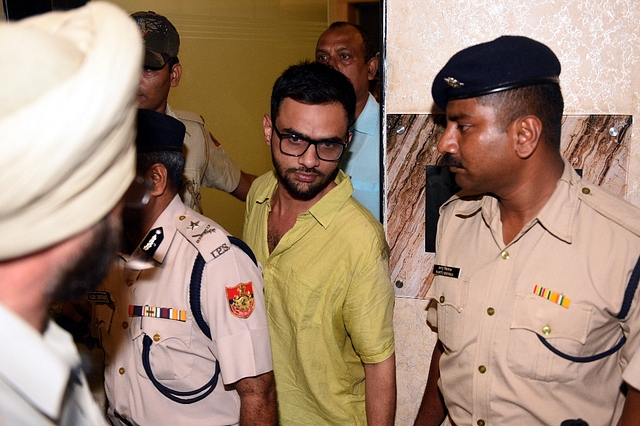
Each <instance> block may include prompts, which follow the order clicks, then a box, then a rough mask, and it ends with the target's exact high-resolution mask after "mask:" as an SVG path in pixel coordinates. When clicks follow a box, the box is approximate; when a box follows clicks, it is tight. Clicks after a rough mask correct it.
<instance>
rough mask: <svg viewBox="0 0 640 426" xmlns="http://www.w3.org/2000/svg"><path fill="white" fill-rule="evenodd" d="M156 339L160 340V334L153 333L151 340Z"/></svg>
mask: <svg viewBox="0 0 640 426" xmlns="http://www.w3.org/2000/svg"><path fill="white" fill-rule="evenodd" d="M158 340H160V335H159V334H154V335H153V341H154V342H157V341H158Z"/></svg>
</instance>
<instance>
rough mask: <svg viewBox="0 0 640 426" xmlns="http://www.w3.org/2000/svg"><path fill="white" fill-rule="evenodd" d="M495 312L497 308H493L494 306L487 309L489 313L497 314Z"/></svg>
mask: <svg viewBox="0 0 640 426" xmlns="http://www.w3.org/2000/svg"><path fill="white" fill-rule="evenodd" d="M495 313H496V310H495V309H493V308H489V309H487V314H489V315H493V314H495Z"/></svg>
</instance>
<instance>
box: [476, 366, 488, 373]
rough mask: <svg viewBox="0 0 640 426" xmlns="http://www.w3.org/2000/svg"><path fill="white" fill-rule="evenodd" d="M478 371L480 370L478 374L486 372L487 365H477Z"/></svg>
mask: <svg viewBox="0 0 640 426" xmlns="http://www.w3.org/2000/svg"><path fill="white" fill-rule="evenodd" d="M478 371H479V372H480V374H484V373H486V372H487V367H485V366H484V365H481V366H480V367H478Z"/></svg>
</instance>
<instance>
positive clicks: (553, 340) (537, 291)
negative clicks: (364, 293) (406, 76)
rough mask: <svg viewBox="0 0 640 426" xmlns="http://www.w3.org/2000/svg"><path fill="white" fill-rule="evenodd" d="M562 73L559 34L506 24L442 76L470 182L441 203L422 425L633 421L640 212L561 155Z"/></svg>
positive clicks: (445, 139) (447, 135) (436, 84)
mask: <svg viewBox="0 0 640 426" xmlns="http://www.w3.org/2000/svg"><path fill="white" fill-rule="evenodd" d="M559 76H560V62H559V60H558V58H557V57H556V55H555V54H554V53H553V51H552V50H551V49H549V47H547V46H545V45H544V44H542V43H539V42H537V41H535V40H532V39H530V38H527V37H522V36H503V37H500V38H497V39H495V40H493V41H490V42H486V43H482V44H478V45H475V46H471V47H469V48H467V49H464V50H462V51H460V52H458V53H456V54H455V55H454V56H453V57H452V58H451V59H450V60H449V61H448V62H447V64H446V65H445V66H444V67H443V68H442V69H441V70H440V72H439V73H438V75H437V76H436V77H435V79H434V81H433V85H432V89H431V92H432V95H433V99H434V100H435V102H436V105H438V107H440V108H441V109H442V110H444V111H446V117H447V126H446V128H445V131H444V134H443V136H442V138H441V139H440V141H439V142H438V151H439V152H441V153H442V154H444V160H445V163H446V164H447V165H449V166H450V169H451V171H452V172H454V173H455V174H456V183H457V184H458V185H459V186H460V187H461V188H462V190H463V192H461V193H459V194H458V195H456V196H454V197H453V198H451V199H450V200H449V201H447V202H446V203H445V204H444V205H443V206H442V207H441V209H440V212H441V216H440V220H439V222H438V233H437V243H436V244H437V247H436V259H435V266H434V269H433V273H434V275H435V280H434V282H433V285H432V286H431V288H430V289H429V292H428V293H427V297H428V298H429V299H431V304H430V307H429V313H428V321H429V323H430V325H431V326H432V327H433V328H435V329H437V332H438V342H437V344H436V347H435V349H434V353H433V356H432V359H431V368H430V371H429V378H428V381H427V387H426V391H425V394H424V399H423V401H422V406H421V407H420V412H419V414H418V419H417V420H416V424H417V425H440V424H441V422H442V421H443V420H445V424H458V425H462V424H467V425H469V424H474V425H507V424H508V425H515V424H518V425H563V426H567V425H584V424H585V422H586V424H589V425H616V424H618V420H619V419H620V418H621V415H622V416H623V417H622V418H625V417H627V418H628V417H632V420H633V421H632V422H631V423H627V424H637V422H638V419H639V417H638V415H637V410H638V408H637V407H638V406H639V405H640V397H639V395H640V394H639V393H638V391H637V390H635V389H634V388H632V387H627V386H625V385H624V382H623V372H625V369H626V368H627V365H628V363H629V361H630V360H631V359H632V357H633V356H634V354H636V353H637V352H638V350H639V348H640V333H639V331H640V306H639V296H638V291H637V287H638V279H639V278H640V261H639V256H640V211H639V210H638V209H637V208H636V207H634V206H632V205H630V204H628V203H626V202H625V201H623V200H621V199H620V198H618V197H616V196H614V195H612V194H610V193H608V192H607V191H605V190H603V189H602V188H600V187H598V186H596V185H593V184H591V183H589V182H586V181H584V180H582V179H581V178H580V177H579V176H578V174H577V173H576V172H575V171H574V170H573V168H572V167H571V164H570V163H569V161H567V160H566V159H564V158H563V157H562V155H561V153H560V133H561V124H562V112H563V108H564V101H563V97H562V92H561V90H560V79H559ZM631 383H632V384H635V385H637V383H638V381H637V379H635V380H632V381H631ZM625 397H626V399H627V406H626V409H624V410H623V406H624V404H625ZM628 409H633V410H635V411H636V414H635V417H634V416H629V413H628ZM623 411H624V414H623Z"/></svg>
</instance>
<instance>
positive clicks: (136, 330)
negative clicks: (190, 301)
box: [130, 317, 196, 381]
mask: <svg viewBox="0 0 640 426" xmlns="http://www.w3.org/2000/svg"><path fill="white" fill-rule="evenodd" d="M191 321H192V320H191V319H190V318H187V321H185V322H182V321H175V320H169V319H162V318H148V317H143V318H135V319H134V320H133V321H131V326H130V330H131V331H130V334H131V338H132V339H133V341H134V342H135V344H134V347H135V348H136V352H137V353H136V354H135V358H136V364H137V365H136V370H137V371H138V374H139V375H141V376H143V377H145V378H149V377H147V374H146V372H145V368H144V365H143V352H144V347H145V340H146V341H147V343H148V344H147V346H149V349H148V350H149V351H150V352H152V354H150V355H149V356H148V358H149V363H150V366H151V368H152V371H153V375H154V376H155V378H156V379H158V380H162V381H178V380H183V379H185V378H187V377H188V376H189V375H190V374H191V372H192V371H193V369H194V363H195V358H196V357H194V356H193V348H191V330H192V323H191Z"/></svg>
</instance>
